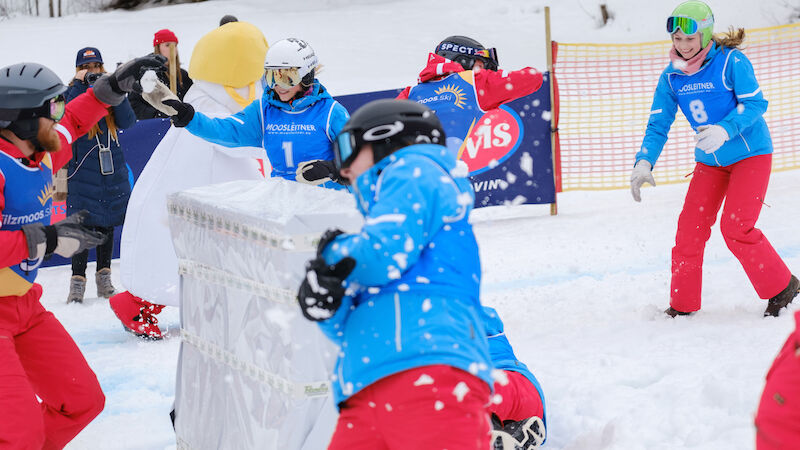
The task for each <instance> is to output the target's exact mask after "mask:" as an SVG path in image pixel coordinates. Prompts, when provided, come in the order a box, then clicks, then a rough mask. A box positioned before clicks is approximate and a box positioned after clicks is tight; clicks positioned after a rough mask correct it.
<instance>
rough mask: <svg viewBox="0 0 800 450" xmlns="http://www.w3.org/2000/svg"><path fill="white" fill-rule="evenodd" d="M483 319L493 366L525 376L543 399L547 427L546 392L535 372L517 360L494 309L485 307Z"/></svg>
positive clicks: (543, 417) (543, 416)
mask: <svg viewBox="0 0 800 450" xmlns="http://www.w3.org/2000/svg"><path fill="white" fill-rule="evenodd" d="M483 313H484V314H483V319H484V321H485V326H486V336H487V338H488V339H489V354H490V355H491V357H492V365H494V368H495V369H500V370H510V371H512V372H518V373H521V374H522V375H524V376H525V378H527V379H528V380H530V382H531V383H532V384H533V386H534V387H535V388H536V390H537V391H538V392H539V397H540V398H541V399H542V411H543V412H542V421H543V422H544V424H545V428H546V427H547V406H546V404H545V401H544V391H542V386H541V385H540V384H539V380H537V379H536V377H535V376H533V372H531V371H530V370H529V369H528V366H526V365H525V364H524V363H523V362H521V361H520V360H518V359H517V356H516V355H515V354H514V349H513V348H511V343H510V342H508V338H507V337H506V333H505V331H504V330H503V328H504V327H503V321H502V320H500V316H499V315H498V314H497V311H495V310H494V308H490V307H488V306H484V307H483Z"/></svg>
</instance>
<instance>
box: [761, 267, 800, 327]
mask: <svg viewBox="0 0 800 450" xmlns="http://www.w3.org/2000/svg"><path fill="white" fill-rule="evenodd" d="M798 290H800V280H798V279H797V277H796V276H794V275H792V277H791V278H790V279H789V285H788V286H786V289H784V290H782V291H781V292H780V293H779V294H778V295H776V296H775V297H772V298H771V299H769V304H768V305H767V309H766V311H764V317H767V316H773V317H778V315H779V314H780V313H781V309H783V308H785V307H787V306H788V305H789V303H792V300H794V297H795V296H796V295H797V292H798Z"/></svg>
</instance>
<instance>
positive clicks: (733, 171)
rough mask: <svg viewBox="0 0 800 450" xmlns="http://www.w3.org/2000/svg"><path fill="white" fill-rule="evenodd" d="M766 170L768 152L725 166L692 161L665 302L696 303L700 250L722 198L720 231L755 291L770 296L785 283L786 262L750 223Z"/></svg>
mask: <svg viewBox="0 0 800 450" xmlns="http://www.w3.org/2000/svg"><path fill="white" fill-rule="evenodd" d="M771 170H772V155H761V156H754V157H752V158H747V159H743V160H741V161H739V162H737V163H735V164H732V165H730V166H727V167H711V166H707V165H705V164H700V163H697V165H696V166H695V169H694V176H693V177H692V181H691V183H689V191H688V192H687V193H686V200H685V202H684V204H683V210H682V211H681V215H680V218H679V219H678V231H677V233H676V235H675V247H673V248H672V283H671V287H670V306H672V307H673V308H675V309H677V310H678V311H683V312H690V311H697V310H699V309H700V291H701V285H702V282H703V252H704V251H705V247H706V242H707V241H708V238H709V236H710V235H711V226H712V225H714V222H715V221H716V219H717V213H718V212H719V209H720V206H721V205H722V200H723V199H724V200H725V206H724V207H723V208H722V216H721V217H720V224H719V227H720V231H722V237H723V238H724V239H725V244H727V245H728V249H730V251H731V252H732V253H733V255H734V256H736V259H738V260H739V263H740V264H741V265H742V267H743V268H744V271H745V273H747V277H748V278H749V279H750V283H751V284H752V285H753V287H754V288H755V290H756V293H757V294H758V296H759V297H761V298H765V299H766V298H770V297H773V296H775V295H777V294H778V293H779V292H781V291H782V290H783V289H784V288H785V287H786V286H787V285H788V284H789V278H790V277H791V273H790V272H789V268H788V267H786V264H784V262H783V261H782V260H781V258H780V256H778V254H777V253H776V252H775V249H773V248H772V245H770V243H769V241H768V240H767V238H766V237H765V236H764V234H763V233H761V230H759V229H758V228H756V227H755V225H756V221H757V220H758V215H759V214H760V213H761V206H762V205H763V201H764V194H765V193H766V191H767V185H768V184H769V175H770V172H771Z"/></svg>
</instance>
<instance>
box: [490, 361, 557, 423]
mask: <svg viewBox="0 0 800 450" xmlns="http://www.w3.org/2000/svg"><path fill="white" fill-rule="evenodd" d="M504 372H505V374H506V376H507V377H508V383H506V385H505V386H504V385H502V384H500V383H495V384H494V393H495V395H499V396H500V400H501V401H500V402H499V403H496V404H495V403H494V402H492V404H491V405H489V413H495V414H497V417H499V418H500V420H501V421H506V420H513V421H519V420H523V419H527V418H528V417H533V416H536V417H540V418H544V405H543V404H542V397H541V396H539V391H537V390H536V386H534V385H533V383H531V382H530V380H528V379H527V378H525V375H522V374H521V373H519V372H512V371H510V370H506V371H504Z"/></svg>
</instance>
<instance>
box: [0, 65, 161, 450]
mask: <svg viewBox="0 0 800 450" xmlns="http://www.w3.org/2000/svg"><path fill="white" fill-rule="evenodd" d="M148 69H150V70H166V67H165V66H164V59H163V58H162V57H160V56H156V55H150V56H147V57H143V58H137V59H134V60H131V61H128V62H127V63H125V64H122V65H121V66H119V67H118V68H117V70H116V71H115V72H114V73H113V74H105V75H103V76H101V77H100V78H99V79H97V80H96V81H95V83H94V85H93V86H92V87H91V88H89V89H88V90H87V91H86V92H85V93H84V94H82V95H79V96H78V97H77V98H75V99H74V100H73V101H72V102H70V103H69V104H66V101H65V99H64V95H63V94H64V92H66V90H67V87H66V86H64V85H63V84H62V83H61V80H60V79H59V77H58V75H56V74H55V72H53V71H52V70H50V69H48V68H47V67H45V66H43V65H41V64H36V63H30V62H24V63H17V64H13V65H10V66H6V67H2V68H0V221H2V224H3V226H2V228H0V447H3V448H15V449H16V448H30V449H33V448H36V449H39V448H47V449H52V448H63V447H64V446H65V445H67V443H69V441H71V440H72V439H73V438H74V437H75V436H76V435H77V434H78V433H79V432H80V431H81V430H82V429H84V428H85V427H86V426H87V425H88V424H89V423H90V422H91V421H92V419H94V418H95V417H96V416H97V415H98V414H100V412H101V411H102V410H103V406H104V405H105V396H104V395H103V391H102V389H101V387H100V384H99V383H98V382H97V376H96V375H95V374H94V372H93V371H92V369H91V368H90V367H89V364H88V363H87V362H86V359H85V358H84V357H83V354H81V351H80V349H79V348H78V346H77V345H76V344H75V341H74V340H73V339H72V337H70V335H69V333H68V332H67V331H66V330H65V329H64V327H63V326H62V325H61V323H60V322H59V321H58V319H57V318H56V316H54V315H53V313H51V312H49V311H47V310H46V309H45V308H44V306H42V304H41V302H40V298H41V297H42V286H41V285H40V284H38V283H36V275H37V273H38V269H39V266H41V264H42V261H43V260H44V259H45V258H47V257H50V255H52V254H57V255H60V256H63V257H65V258H69V257H71V256H72V255H74V254H75V253H77V252H80V251H82V250H84V249H86V248H90V247H94V246H96V245H98V244H101V243H102V242H103V236H102V235H100V234H99V233H98V232H96V231H92V230H90V229H88V228H86V227H84V226H83V221H84V220H85V218H86V213H85V212H79V213H76V214H73V215H71V216H69V217H67V218H66V219H64V220H61V221H58V222H55V223H53V224H51V218H52V215H51V209H52V203H53V201H52V197H53V194H54V189H53V177H52V176H53V172H54V171H56V170H58V169H60V168H61V167H63V166H64V165H65V164H67V162H68V161H69V160H70V158H71V157H72V146H71V145H70V144H71V143H72V142H73V141H74V140H75V139H77V138H79V137H81V136H82V135H84V134H85V133H86V132H87V131H89V129H90V128H91V127H92V125H94V123H95V122H97V121H98V120H99V119H101V118H102V117H103V116H105V115H106V114H108V109H107V108H108V106H109V105H118V104H119V103H121V102H122V101H123V100H124V99H125V95H126V94H127V93H128V92H130V91H131V90H133V86H134V84H135V83H136V81H138V79H139V77H140V75H139V74H141V73H142V72H143V71H144V70H148Z"/></svg>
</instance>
